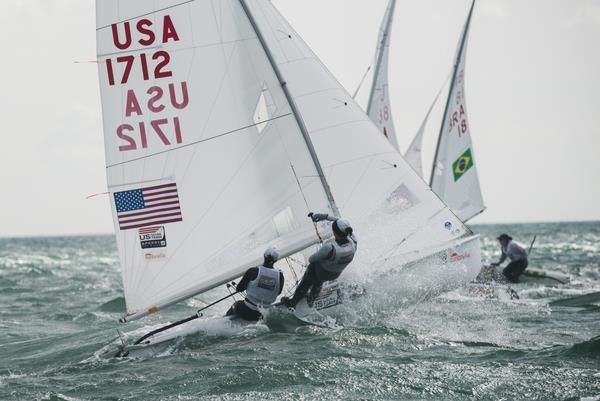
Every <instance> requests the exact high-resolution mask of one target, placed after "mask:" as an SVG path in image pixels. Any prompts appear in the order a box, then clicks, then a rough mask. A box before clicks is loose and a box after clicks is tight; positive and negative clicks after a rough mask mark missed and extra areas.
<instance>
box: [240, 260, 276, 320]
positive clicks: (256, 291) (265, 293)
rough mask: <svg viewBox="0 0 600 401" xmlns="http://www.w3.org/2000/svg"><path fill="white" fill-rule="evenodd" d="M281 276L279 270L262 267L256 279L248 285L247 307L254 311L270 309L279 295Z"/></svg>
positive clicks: (245, 301)
mask: <svg viewBox="0 0 600 401" xmlns="http://www.w3.org/2000/svg"><path fill="white" fill-rule="evenodd" d="M280 274H281V271H280V270H279V269H271V268H268V267H264V266H260V267H259V268H258V274H257V275H256V278H255V279H254V280H252V281H251V282H250V283H248V288H247V289H246V299H245V300H244V303H245V304H246V306H247V307H249V308H250V309H252V310H258V308H259V307H260V308H263V309H266V308H269V307H270V306H271V304H272V303H273V302H275V299H277V295H279V286H280V285H281V283H280Z"/></svg>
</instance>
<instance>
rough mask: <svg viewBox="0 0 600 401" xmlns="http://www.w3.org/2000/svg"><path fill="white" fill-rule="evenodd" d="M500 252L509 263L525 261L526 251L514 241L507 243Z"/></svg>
mask: <svg viewBox="0 0 600 401" xmlns="http://www.w3.org/2000/svg"><path fill="white" fill-rule="evenodd" d="M502 252H503V253H504V254H505V255H506V256H508V258H509V259H510V260H511V262H515V261H518V260H527V251H526V250H525V248H523V247H522V246H521V245H519V244H517V243H516V242H514V241H509V242H508V244H506V246H505V247H502Z"/></svg>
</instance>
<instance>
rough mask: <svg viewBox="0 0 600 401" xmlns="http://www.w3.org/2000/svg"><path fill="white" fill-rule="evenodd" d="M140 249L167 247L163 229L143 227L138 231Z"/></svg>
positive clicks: (161, 227)
mask: <svg viewBox="0 0 600 401" xmlns="http://www.w3.org/2000/svg"><path fill="white" fill-rule="evenodd" d="M139 235H140V244H141V245H142V249H149V248H164V247H166V246H167V236H166V235H165V227H164V226H160V227H144V228H140V230H139Z"/></svg>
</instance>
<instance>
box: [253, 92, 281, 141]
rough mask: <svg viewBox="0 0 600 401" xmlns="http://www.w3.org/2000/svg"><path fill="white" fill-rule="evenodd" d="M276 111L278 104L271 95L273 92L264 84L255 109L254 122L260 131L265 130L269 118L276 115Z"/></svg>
mask: <svg viewBox="0 0 600 401" xmlns="http://www.w3.org/2000/svg"><path fill="white" fill-rule="evenodd" d="M275 112H276V106H275V102H274V101H273V97H272V96H271V92H269V89H268V88H267V86H266V85H263V88H262V90H261V92H260V96H259V97H258V102H257V103H256V109H255V111H254V124H256V129H257V130H258V132H259V133H262V132H263V131H264V129H265V128H266V127H267V124H268V122H269V120H270V119H272V118H273V116H274V115H275Z"/></svg>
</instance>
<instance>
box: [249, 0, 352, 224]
mask: <svg viewBox="0 0 600 401" xmlns="http://www.w3.org/2000/svg"><path fill="white" fill-rule="evenodd" d="M240 5H241V6H242V8H243V9H244V13H245V14H246V17H247V18H248V21H250V25H252V29H254V33H256V37H257V38H258V41H259V42H260V44H261V46H262V48H263V50H264V52H265V54H266V55H267V59H268V60H269V63H270V64H271V68H273V71H274V72H275V76H276V77H277V80H278V81H279V83H280V84H281V89H282V90H283V93H284V94H285V97H286V99H287V102H288V104H289V105H290V109H291V110H292V114H293V115H294V118H295V119H296V123H297V124H298V128H300V132H302V136H303V137H304V141H305V142H306V146H307V147H308V151H309V153H310V156H311V158H312V161H313V163H314V165H315V168H316V170H317V174H318V175H319V179H320V180H321V184H322V185H323V189H324V190H325V194H326V195H327V199H328V200H329V205H330V206H331V209H332V211H333V214H334V215H335V216H337V217H339V216H340V212H339V210H338V207H337V205H336V203H335V199H334V198H333V194H332V193H331V188H330V187H329V184H328V183H327V178H325V173H324V171H323V167H322V166H321V162H319V158H318V157H317V152H316V150H315V147H314V146H313V143H312V140H311V139H310V134H309V133H308V130H307V129H306V125H305V124H304V120H303V119H302V116H301V115H300V112H299V111H298V107H297V106H296V102H295V101H294V98H293V97H292V95H291V93H290V91H289V89H288V86H287V82H286V81H285V79H284V78H283V75H282V74H281V71H280V70H279V66H278V65H277V63H276V62H275V59H274V58H273V54H272V53H271V50H270V49H269V46H268V45H267V42H266V40H265V38H264V36H263V35H262V32H261V31H260V28H259V27H258V25H257V24H256V20H255V19H254V16H253V15H252V13H251V12H250V9H249V8H248V6H247V5H246V0H240Z"/></svg>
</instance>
